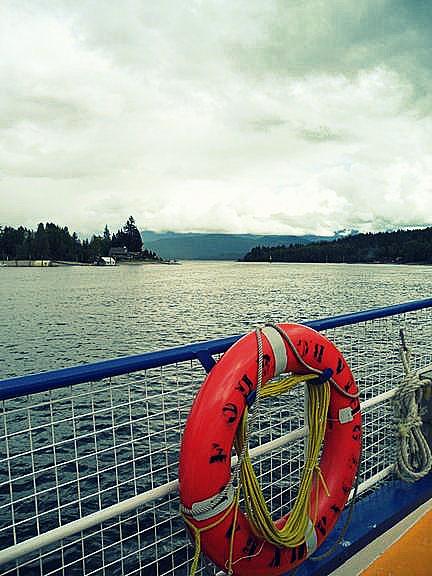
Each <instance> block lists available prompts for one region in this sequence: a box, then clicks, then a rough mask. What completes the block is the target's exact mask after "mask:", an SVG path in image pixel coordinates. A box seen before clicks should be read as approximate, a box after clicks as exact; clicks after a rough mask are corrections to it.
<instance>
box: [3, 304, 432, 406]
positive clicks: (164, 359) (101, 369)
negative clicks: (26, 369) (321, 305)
mask: <svg viewBox="0 0 432 576" xmlns="http://www.w3.org/2000/svg"><path fill="white" fill-rule="evenodd" d="M424 308H432V298H426V299H424V300H414V301H412V302H405V303H403V304H395V305H393V306H385V307H382V308H373V309H371V310H364V311H362V312H355V313H352V314H342V315H339V316H331V317H328V318H323V319H320V320H312V321H309V322H304V324H305V325H306V326H309V327H310V328H313V329H314V330H317V331H322V330H329V329H331V328H337V327H340V326H349V325H351V324H358V323H359V322H366V321H368V320H376V319H378V318H385V317H388V316H393V315H397V314H404V313H407V312H413V311H415V310H421V309H424ZM239 338H241V335H238V336H230V337H227V338H220V339H217V340H210V341H206V342H198V343H195V344H189V345H187V346H177V347H174V348H168V349H166V350H161V351H157V352H148V353H145V354H137V355H134V356H125V357H123V358H115V359H113V360H104V361H102V362H94V363H92V364H84V365H80V366H73V367H70V368H62V369H60V370H52V371H49V372H41V373H39V374H29V375H27V376H19V377H14V378H8V379H6V380H2V381H0V400H7V399H9V398H17V397H20V396H25V395H27V394H34V393H36V392H45V391H48V390H52V389H55V388H63V387H65V386H71V385H73V384H81V383H83V382H89V381H93V382H95V381H97V380H101V379H103V378H109V377H113V376H119V375H121V374H126V373H130V372H138V371H140V370H148V369H150V368H157V367H159V366H167V365H169V364H175V363H177V362H184V361H188V360H199V361H200V362H201V364H202V365H203V366H204V368H205V369H206V370H207V372H208V371H209V370H210V369H211V367H212V366H213V364H214V360H213V358H212V356H213V355H214V354H222V353H224V352H226V350H228V348H229V347H230V346H232V345H233V344H234V342H236V341H237V340H238V339H239Z"/></svg>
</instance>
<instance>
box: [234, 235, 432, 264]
mask: <svg viewBox="0 0 432 576" xmlns="http://www.w3.org/2000/svg"><path fill="white" fill-rule="evenodd" d="M242 260H243V261H245V262H268V261H270V260H271V261H272V262H347V263H397V264H404V263H405V264H408V263H409V264H411V263H419V264H431V263H432V227H428V228H423V229H418V230H398V231H396V232H379V233H375V234H374V233H367V234H356V235H354V236H348V237H346V238H340V239H338V240H334V241H332V242H315V243H312V244H308V245H300V244H298V243H291V244H289V245H282V244H281V245H279V246H272V247H270V248H269V247H265V246H262V245H257V246H255V247H254V248H253V249H252V250H250V251H249V252H248V253H247V254H246V255H245V256H244V257H243V258H242Z"/></svg>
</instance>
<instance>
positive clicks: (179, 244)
mask: <svg viewBox="0 0 432 576" xmlns="http://www.w3.org/2000/svg"><path fill="white" fill-rule="evenodd" d="M141 237H142V239H143V242H144V246H145V247H146V248H147V249H148V250H152V251H154V252H157V253H158V254H159V255H160V256H162V258H175V259H177V260H238V259H239V258H242V257H243V256H244V254H245V253H246V252H248V251H249V250H251V249H252V248H253V247H254V246H257V245H261V246H278V245H280V244H286V245H288V244H292V243H298V244H307V243H308V242H314V241H329V240H331V239H332V237H327V236H313V235H309V236H259V235H254V234H200V233H177V232H165V233H157V232H150V231H143V232H141Z"/></svg>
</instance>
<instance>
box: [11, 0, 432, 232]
mask: <svg viewBox="0 0 432 576" xmlns="http://www.w3.org/2000/svg"><path fill="white" fill-rule="evenodd" d="M431 63H432V3H431V2H430V1H429V0H423V1H422V0H411V1H410V0H237V1H233V0H188V1H183V0H158V1H157V2H154V1H151V0H122V1H121V2H118V1H116V0H111V1H108V0H103V1H102V0H100V1H99V0H88V1H87V0H63V1H61V0H27V1H25V0H1V2H0V225H1V224H3V225H4V224H10V225H15V226H16V225H19V224H23V225H26V226H29V227H32V228H35V227H36V226H37V223H38V222H39V221H48V220H49V221H54V222H56V223H59V224H61V225H68V226H69V227H70V228H71V229H72V230H76V231H78V232H80V233H83V234H89V233H92V232H96V231H99V230H102V229H103V227H104V225H105V223H107V224H108V226H109V227H110V228H111V229H113V230H114V229H116V228H117V227H118V226H119V225H121V224H123V222H124V221H125V219H126V218H127V217H128V216H129V214H133V215H134V216H135V219H136V221H137V224H138V225H139V227H140V228H141V229H150V230H157V231H164V230H176V231H213V232H236V233H240V232H242V233H245V232H253V233H273V234H275V233H283V234H285V233H287V234H288V233H298V234H302V233H306V232H308V233H309V232H314V233H332V232H333V231H334V230H338V229H342V228H356V229H360V230H372V231H375V230H383V229H389V228H397V227H408V226H423V225H427V224H432V68H431Z"/></svg>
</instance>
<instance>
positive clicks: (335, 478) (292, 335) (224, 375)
mask: <svg viewBox="0 0 432 576" xmlns="http://www.w3.org/2000/svg"><path fill="white" fill-rule="evenodd" d="M283 333H284V334H286V335H287V336H288V338H284V337H283ZM262 334H263V336H264V337H263V338H262V345H263V349H262V357H263V358H264V365H263V375H262V385H263V386H264V385H265V383H266V382H267V381H268V380H270V379H272V378H274V377H276V376H278V375H279V374H281V373H285V372H292V373H295V374H305V373H307V370H306V369H305V365H306V364H307V365H308V366H309V367H311V368H313V369H314V370H315V371H316V372H319V373H321V372H323V371H324V370H325V369H331V371H332V374H333V375H332V379H331V391H330V405H329V409H328V417H327V424H326V430H325V437H324V444H323V449H322V455H321V459H320V462H319V467H320V470H321V472H322V475H323V477H324V478H325V481H326V484H327V487H328V493H326V491H324V490H320V489H319V485H318V480H315V481H314V482H313V485H312V490H311V494H310V505H311V509H312V507H313V506H315V508H316V512H317V513H316V514H314V517H315V518H316V520H315V522H313V520H312V519H311V520H310V530H309V531H308V536H307V537H306V536H305V538H306V541H305V542H304V543H303V544H301V545H299V546H297V547H295V548H282V549H281V548H279V547H276V546H274V545H273V544H270V543H269V542H267V541H265V540H263V539H262V538H260V537H259V536H257V535H256V533H254V531H253V530H252V528H251V525H250V523H249V520H248V518H247V517H246V516H245V515H244V514H243V513H242V511H241V510H239V509H236V508H237V506H236V505H235V506H233V505H232V502H233V496H232V494H230V491H229V490H228V491H227V489H226V487H227V486H229V485H230V478H231V452H232V447H233V442H234V437H235V434H236V429H237V426H238V424H239V422H240V419H241V416H242V413H243V411H244V409H245V406H246V401H247V397H248V396H249V395H250V393H251V392H252V393H253V390H255V389H256V386H257V342H256V336H255V333H250V334H247V335H246V336H244V337H243V338H241V339H240V340H238V341H237V342H236V343H235V344H234V345H233V346H232V347H231V348H230V349H229V350H228V351H227V352H226V353H225V354H224V355H223V356H222V358H221V359H220V360H219V361H218V362H217V364H216V365H215V366H214V367H213V369H212V370H211V371H210V373H209V374H208V376H207V378H206V380H205V381H204V383H203V385H202V387H201V389H200V391H199V392H198V395H197V396H196V398H195V400H194V403H193V405H192V408H191V411H190V414H189V417H188V419H187V423H186V427H185V430H184V435H183V439H182V445H181V450H180V463H179V491H180V501H181V506H182V509H183V512H184V514H185V515H186V518H187V520H188V524H189V525H190V526H192V527H196V528H198V529H199V530H202V529H203V528H204V529H205V528H207V529H206V530H203V531H202V532H201V534H200V538H201V542H200V544H201V549H202V551H203V552H204V553H205V555H206V556H207V557H209V558H210V559H211V560H212V561H213V562H214V563H215V564H216V565H217V566H218V567H219V568H221V569H222V570H226V567H227V562H228V558H229V557H230V537H231V534H232V531H233V529H235V538H234V539H233V549H232V550H231V558H233V559H234V562H233V565H232V574H234V575H236V576H277V575H281V574H284V573H286V572H287V571H289V570H292V569H294V568H295V567H296V566H297V565H298V564H300V563H301V562H303V561H304V560H305V559H306V558H307V557H308V556H310V555H311V554H312V553H313V552H314V551H315V550H316V548H318V546H320V545H321V544H322V542H323V541H324V540H325V538H326V537H327V535H328V534H329V533H330V531H331V530H332V529H333V527H334V525H335V523H336V521H337V519H338V517H339V515H340V513H341V511H342V510H343V508H344V506H345V504H346V502H347V500H348V497H349V494H350V491H351V488H352V485H353V483H354V479H355V477H356V474H357V468H358V464H359V460H360V451H361V414H360V403H359V399H358V389H357V386H356V383H355V381H354V377H353V375H352V372H351V370H350V368H349V366H348V364H347V362H346V360H345V359H344V357H343V356H342V354H341V352H340V351H339V350H338V349H337V348H336V346H335V345H334V344H333V343H332V342H331V341H330V340H328V339H327V338H326V337H324V336H323V335H322V334H320V333H318V332H316V331H315V330H312V329H311V328H308V327H306V326H303V325H299V324H279V325H276V326H267V327H265V328H263V329H262ZM317 490H318V494H317ZM221 494H223V495H224V497H223V498H222V499H221ZM316 502H317V504H315V503H316ZM230 506H231V508H230ZM287 518H288V515H285V516H283V517H282V518H280V519H279V520H277V521H276V522H275V524H276V525H277V526H278V527H279V528H281V527H282V526H283V525H284V524H285V523H286V521H287ZM234 519H235V521H236V526H235V528H234V527H233V523H234ZM231 546H232V545H231Z"/></svg>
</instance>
